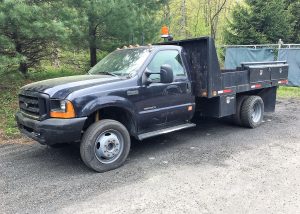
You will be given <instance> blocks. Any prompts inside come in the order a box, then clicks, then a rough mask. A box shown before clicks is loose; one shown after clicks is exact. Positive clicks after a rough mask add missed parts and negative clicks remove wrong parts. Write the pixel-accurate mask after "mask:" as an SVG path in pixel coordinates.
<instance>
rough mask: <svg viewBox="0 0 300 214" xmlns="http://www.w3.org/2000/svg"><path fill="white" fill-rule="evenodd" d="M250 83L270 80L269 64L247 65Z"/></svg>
mask: <svg viewBox="0 0 300 214" xmlns="http://www.w3.org/2000/svg"><path fill="white" fill-rule="evenodd" d="M248 69H249V73H250V78H249V79H250V83H255V82H264V81H270V79H271V72H270V69H269V66H262V65H251V66H248Z"/></svg>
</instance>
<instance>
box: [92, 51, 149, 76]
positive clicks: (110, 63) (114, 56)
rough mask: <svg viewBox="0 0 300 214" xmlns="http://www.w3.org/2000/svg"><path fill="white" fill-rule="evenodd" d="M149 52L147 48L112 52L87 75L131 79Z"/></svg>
mask: <svg viewBox="0 0 300 214" xmlns="http://www.w3.org/2000/svg"><path fill="white" fill-rule="evenodd" d="M149 50H150V49H149V48H134V49H124V50H117V51H114V52H112V53H110V54H109V55H107V56H106V57H104V58H103V59H102V60H101V61H100V62H98V63H97V64H96V65H95V66H94V67H93V68H92V69H91V70H90V71H89V74H101V73H103V74H108V75H109V74H110V75H114V76H123V77H132V76H134V75H135V74H136V72H137V70H138V69H139V68H140V67H141V66H142V64H143V63H144V62H145V60H146V58H147V57H148V56H149V53H150V51H149Z"/></svg>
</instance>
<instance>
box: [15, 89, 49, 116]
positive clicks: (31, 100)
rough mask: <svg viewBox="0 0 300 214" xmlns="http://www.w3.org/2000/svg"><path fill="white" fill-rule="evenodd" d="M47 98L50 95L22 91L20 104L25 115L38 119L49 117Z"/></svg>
mask: <svg viewBox="0 0 300 214" xmlns="http://www.w3.org/2000/svg"><path fill="white" fill-rule="evenodd" d="M47 100H48V95H46V94H42V93H38V92H31V91H22V92H21V93H20V94H19V106H20V110H21V112H22V113H23V114H24V116H27V117H30V118H32V119H36V120H43V119H45V117H47Z"/></svg>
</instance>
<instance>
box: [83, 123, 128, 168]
mask: <svg viewBox="0 0 300 214" xmlns="http://www.w3.org/2000/svg"><path fill="white" fill-rule="evenodd" d="M129 150H130V135H129V133H128V131H127V129H126V127H125V126H124V125H123V124H121V123H119V122H118V121H115V120H108V119H105V120H100V121H98V122H96V123H94V124H92V125H91V126H90V127H89V128H88V129H87V131H86V132H85V133H84V135H83V138H82V141H81V144H80V155H81V158H82V160H83V162H84V163H85V164H86V165H87V166H88V167H89V168H91V169H93V170H95V171H97V172H105V171H109V170H112V169H115V168H118V167H120V166H121V165H122V164H123V163H124V162H125V160H126V158H127V156H128V153H129Z"/></svg>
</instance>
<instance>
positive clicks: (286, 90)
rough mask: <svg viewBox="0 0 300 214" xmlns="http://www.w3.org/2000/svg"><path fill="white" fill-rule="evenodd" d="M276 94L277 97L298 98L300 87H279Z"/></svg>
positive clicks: (299, 96)
mask: <svg viewBox="0 0 300 214" xmlns="http://www.w3.org/2000/svg"><path fill="white" fill-rule="evenodd" d="M277 95H278V97H279V98H299V99H300V87H287V86H285V87H279V89H278V92H277Z"/></svg>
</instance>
